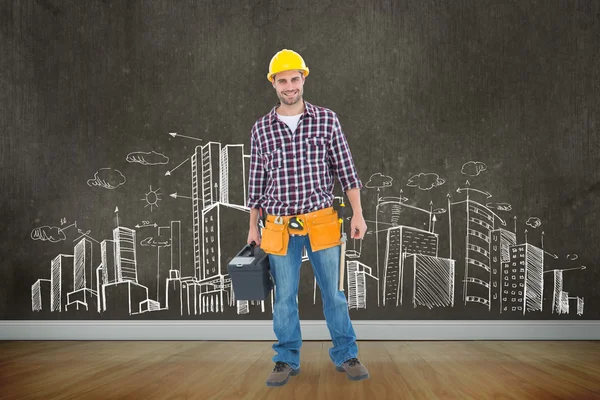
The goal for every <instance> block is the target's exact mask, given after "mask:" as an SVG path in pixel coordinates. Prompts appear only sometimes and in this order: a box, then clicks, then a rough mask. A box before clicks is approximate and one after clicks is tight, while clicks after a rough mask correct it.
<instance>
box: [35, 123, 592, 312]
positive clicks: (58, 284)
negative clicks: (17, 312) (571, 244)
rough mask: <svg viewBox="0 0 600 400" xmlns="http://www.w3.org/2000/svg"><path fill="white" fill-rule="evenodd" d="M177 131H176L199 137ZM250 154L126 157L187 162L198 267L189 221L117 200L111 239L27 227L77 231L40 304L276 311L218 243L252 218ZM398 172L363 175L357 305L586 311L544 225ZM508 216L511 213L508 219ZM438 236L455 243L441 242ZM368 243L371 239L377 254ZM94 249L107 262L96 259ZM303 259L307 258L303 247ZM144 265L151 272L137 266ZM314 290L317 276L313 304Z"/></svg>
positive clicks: (352, 261)
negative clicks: (237, 282) (369, 194)
mask: <svg viewBox="0 0 600 400" xmlns="http://www.w3.org/2000/svg"><path fill="white" fill-rule="evenodd" d="M169 135H170V136H171V138H173V139H176V140H179V139H180V140H184V139H190V140H197V141H202V139H198V138H194V137H191V136H185V135H180V134H176V133H170V134H169ZM249 157H250V156H249V154H247V153H246V152H245V151H244V145H242V144H227V145H223V144H221V143H220V142H214V141H211V142H208V143H205V144H202V145H198V146H196V147H195V148H194V153H193V154H191V155H189V156H188V157H187V158H185V159H179V160H177V161H176V162H175V163H174V164H173V165H172V166H168V164H169V162H170V160H169V158H168V157H166V156H165V155H164V154H161V153H158V152H155V151H149V152H142V151H134V152H131V153H129V154H128V155H127V157H126V162H128V163H137V164H140V165H144V166H149V167H158V168H165V170H164V171H165V173H164V178H163V179H167V180H172V179H174V178H175V177H176V176H177V175H178V174H180V172H181V171H184V170H185V169H187V171H190V172H191V182H189V186H188V187H189V189H184V188H180V190H178V191H177V192H174V193H171V194H170V197H171V198H172V199H173V200H171V201H182V202H187V203H188V204H189V207H190V209H191V211H192V214H193V218H192V222H191V224H192V229H191V232H193V236H192V237H190V238H189V240H190V241H192V242H193V248H194V251H193V268H191V269H190V270H189V271H185V270H183V269H182V264H183V263H182V249H181V243H182V239H183V238H182V235H183V234H184V233H185V232H187V231H188V229H187V228H186V229H182V226H181V224H182V223H181V221H179V220H172V221H170V222H169V223H168V224H164V226H163V224H161V223H157V222H150V221H147V220H145V221H142V222H141V223H138V224H136V225H135V226H133V227H127V226H123V225H121V224H120V222H119V218H118V207H116V208H115V216H116V221H117V222H116V226H115V227H114V228H112V229H113V231H112V236H111V237H110V238H93V237H92V236H91V235H90V234H91V232H90V231H87V230H83V229H80V228H79V227H77V224H76V222H75V223H72V224H70V225H67V226H65V227H64V228H62V227H61V228H59V227H57V226H52V225H51V224H45V225H41V226H37V227H35V228H33V229H32V231H31V232H30V237H31V239H32V240H34V241H38V242H51V243H55V244H56V245H57V246H58V245H61V243H64V242H66V240H67V239H68V238H69V237H71V238H73V237H74V238H75V240H74V241H73V243H74V245H73V248H72V250H70V251H67V252H66V253H65V252H64V251H63V252H57V254H56V255H55V256H54V258H52V259H51V260H48V263H49V265H48V266H49V273H48V275H49V277H45V278H40V279H38V280H37V281H36V282H35V283H34V284H33V285H32V289H31V296H32V310H34V311H42V310H50V311H53V312H65V311H71V310H79V311H86V312H98V313H107V312H110V313H117V312H124V313H127V314H129V315H135V314H144V313H149V312H158V311H165V310H169V311H170V312H176V313H178V314H179V315H181V316H183V315H202V314H209V313H223V312H224V311H225V310H226V309H229V308H233V309H234V310H235V312H236V313H237V314H240V315H241V314H248V313H254V312H259V313H264V312H266V311H267V309H270V311H271V312H272V311H273V301H274V299H273V298H274V295H275V289H273V291H272V292H271V296H269V298H268V299H267V300H264V301H239V300H236V299H235V295H234V292H233V288H232V286H231V277H230V276H229V275H228V273H227V268H226V267H227V266H226V265H225V262H226V261H225V260H226V259H227V257H228V256H230V255H231V254H229V253H231V251H230V250H228V251H227V252H224V251H222V245H223V244H224V243H225V242H226V240H227V239H229V238H228V237H227V233H226V232H224V231H223V229H222V226H221V225H222V223H223V222H222V221H223V220H224V218H229V217H233V218H239V219H241V220H247V218H248V213H249V211H250V210H249V208H248V207H247V204H246V198H247V188H246V181H247V175H246V174H247V168H248V163H249ZM184 167H185V168H184ZM489 172H490V171H489V169H488V167H487V166H486V164H485V163H483V162H480V161H468V162H466V163H464V164H463V165H462V167H461V168H460V173H461V174H462V175H466V176H468V177H469V179H471V180H473V181H474V182H475V180H477V179H479V178H478V177H480V176H482V174H485V173H489ZM186 176H187V175H186ZM395 181H396V182H398V181H399V182H402V181H404V180H403V179H395V178H394V177H392V176H391V175H390V174H384V173H383V172H376V173H374V174H372V175H371V176H370V177H369V179H368V180H367V182H366V184H365V188H366V190H376V198H377V201H376V204H375V205H374V207H373V209H372V210H369V209H365V210H364V213H365V216H366V218H365V220H366V222H367V225H368V229H367V234H366V236H365V238H364V239H362V240H355V241H352V240H351V241H349V242H348V247H347V249H346V268H345V274H346V275H345V281H346V290H345V293H346V294H347V296H348V306H349V308H350V309H356V310H358V309H369V308H372V307H386V308H389V309H390V312H394V311H393V309H395V308H397V307H411V308H416V307H422V308H424V309H429V310H432V309H435V308H444V307H452V308H457V307H482V308H483V309H485V310H487V311H489V312H496V313H500V314H507V315H509V316H510V315H515V316H517V315H526V314H527V313H534V312H540V311H542V310H544V308H545V307H550V310H551V312H552V313H553V314H554V315H557V316H558V315H566V314H569V313H576V314H577V315H579V316H581V315H583V312H584V299H583V297H581V296H578V295H577V294H576V293H575V294H572V293H571V292H570V291H569V288H568V287H567V286H568V285H567V281H565V279H564V276H565V274H567V275H570V274H577V273H581V272H582V271H585V269H586V267H585V266H574V267H573V268H568V267H565V268H560V269H546V270H545V269H544V267H545V265H546V262H547V261H548V260H556V259H558V256H557V255H556V254H552V253H551V252H549V251H548V250H547V249H545V248H544V236H545V233H544V232H543V231H542V232H541V234H539V235H537V236H536V238H535V240H536V241H537V240H538V239H539V240H540V241H541V244H540V245H539V246H538V245H537V244H535V243H533V242H531V240H532V237H531V232H528V229H524V231H523V230H522V229H519V228H518V221H517V217H516V216H514V217H511V216H509V215H508V213H509V212H511V211H513V208H514V207H513V205H512V204H510V203H509V202H506V201H496V200H494V199H493V195H492V194H491V193H490V192H488V191H487V190H485V189H483V188H480V187H477V185H476V184H473V185H472V184H471V182H470V181H469V180H467V181H466V182H465V183H464V184H462V185H458V186H455V187H456V189H451V188H449V186H450V183H449V182H447V181H446V179H444V178H441V177H440V175H438V174H437V173H433V172H420V173H415V174H410V175H409V177H408V179H407V180H405V181H404V182H405V186H406V187H409V188H413V189H418V190H416V197H415V199H412V200H409V198H408V197H406V195H405V194H404V191H403V189H401V188H400V189H399V190H394V187H393V182H395ZM125 182H126V179H125V176H124V175H123V174H122V173H121V172H120V171H119V170H118V169H112V168H101V169H99V170H98V171H97V172H96V173H95V174H94V176H93V178H91V179H89V180H88V182H87V183H88V185H89V186H90V187H100V188H104V189H116V188H118V187H119V186H121V185H123V184H125ZM239 182H243V184H242V185H241V186H240V185H239ZM457 183H458V182H456V183H455V184H457ZM446 188H448V189H446ZM442 190H443V191H444V192H443V193H442V192H440V191H442ZM182 193H183V194H182ZM419 193H422V194H423V195H425V194H428V193H430V194H431V195H432V197H431V199H433V198H435V196H433V194H436V193H437V194H438V195H440V196H439V197H442V198H444V201H443V202H442V204H434V201H433V200H431V199H429V198H428V200H427V201H428V203H425V204H426V205H425V204H423V206H420V205H419V204H418V203H419V201H420V200H421V201H422V199H419V197H418V196H419ZM141 200H142V201H144V202H146V205H145V207H150V211H153V209H154V208H155V207H158V203H159V201H162V200H161V198H160V189H153V188H152V186H150V188H149V190H148V191H147V192H146V194H145V197H144V198H143V199H141ZM336 201H338V202H339V201H343V197H342V196H336ZM510 218H512V220H513V223H512V224H511V226H510V227H509V226H508V224H507V220H508V219H510ZM408 221H411V222H408ZM64 224H66V220H65V219H61V226H62V225H64ZM524 225H526V227H527V228H529V229H532V230H533V231H535V230H536V229H538V228H540V227H541V225H542V222H541V220H540V219H539V218H537V217H530V218H528V219H527V221H526V222H525V224H524ZM518 229H519V232H520V234H522V233H523V232H525V240H524V242H519V241H518V239H517V231H518ZM533 231H532V232H533ZM528 233H529V236H528ZM442 238H443V239H445V242H447V243H448V247H447V248H444V249H442V248H441V247H440V243H441V242H440V239H442ZM69 240H71V239H69ZM365 249H374V250H375V255H374V256H373V255H372V254H369V252H366V251H365ZM140 251H144V252H148V251H150V252H155V256H154V261H151V262H150V264H151V265H146V263H144V264H143V265H142V264H140V263H139V262H138V257H139V255H140V254H141V253H140ZM97 255H99V258H100V260H99V263H98V262H95V261H94V260H95V258H94V257H95V256H97ZM578 257H579V256H578V255H577V254H574V253H570V254H568V255H566V256H565V257H564V258H565V259H566V260H567V261H568V262H574V261H575V260H577V259H578ZM302 260H303V262H306V261H308V257H307V254H306V250H305V251H304V252H303V257H302ZM94 263H96V264H94ZM139 268H145V269H146V268H149V270H144V271H148V272H150V271H151V270H154V272H151V273H144V274H139V272H140V270H139ZM142 276H145V277H146V278H142ZM148 277H150V278H148ZM144 279H145V281H144V282H142V281H143V280H144ZM544 279H551V280H552V282H553V293H552V296H547V297H548V298H549V299H550V300H548V301H547V304H546V303H545V302H544V300H543V299H544V293H543V292H544ZM317 291H318V288H317V284H316V279H315V280H314V282H313V293H312V295H313V302H312V303H313V305H315V304H316V296H317Z"/></svg>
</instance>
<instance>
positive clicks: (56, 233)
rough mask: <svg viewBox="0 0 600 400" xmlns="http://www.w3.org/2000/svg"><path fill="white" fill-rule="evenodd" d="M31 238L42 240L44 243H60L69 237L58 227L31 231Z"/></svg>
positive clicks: (41, 227) (45, 227) (46, 226)
mask: <svg viewBox="0 0 600 400" xmlns="http://www.w3.org/2000/svg"><path fill="white" fill-rule="evenodd" d="M31 238H32V239H33V240H40V241H42V242H52V243H58V242H61V241H63V240H66V239H67V236H66V235H65V233H64V232H63V230H62V229H61V228H58V227H56V226H48V225H44V226H40V227H39V228H35V229H33V230H32V231H31Z"/></svg>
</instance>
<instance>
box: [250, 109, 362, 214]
mask: <svg viewBox="0 0 600 400" xmlns="http://www.w3.org/2000/svg"><path fill="white" fill-rule="evenodd" d="M304 104H305V107H304V113H303V114H302V115H301V116H300V121H299V122H298V127H297V129H296V132H295V133H294V134H292V132H291V130H290V129H289V127H288V126H287V125H286V124H285V123H284V122H283V121H281V120H280V119H279V117H278V116H277V111H276V109H277V106H275V107H273V109H272V110H271V112H270V113H268V114H267V115H265V116H264V117H262V118H260V119H259V120H258V121H256V123H255V124H254V126H253V127H252V132H251V140H250V148H251V150H250V171H249V182H248V207H250V208H259V207H263V208H264V209H265V211H266V212H267V213H268V214H271V215H284V216H285V215H297V214H304V213H308V212H311V211H316V210H320V209H322V208H326V207H331V206H332V205H333V198H334V196H333V188H334V184H335V178H337V179H338V180H339V182H340V184H341V185H342V190H343V191H344V192H346V191H347V190H348V189H352V188H362V183H361V181H360V179H359V177H358V174H357V172H356V167H355V166H354V161H353V160H352V154H351V152H350V148H349V147H348V143H347V141H346V137H345V136H344V133H343V132H342V127H341V125H340V122H339V120H338V118H337V115H336V114H335V113H334V112H333V111H331V110H329V109H327V108H323V107H318V106H315V105H312V104H310V103H308V102H306V101H305V102H304Z"/></svg>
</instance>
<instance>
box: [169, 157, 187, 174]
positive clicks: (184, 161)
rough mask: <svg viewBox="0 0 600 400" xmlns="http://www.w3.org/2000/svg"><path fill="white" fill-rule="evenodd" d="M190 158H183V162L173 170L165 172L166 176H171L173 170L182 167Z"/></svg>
mask: <svg viewBox="0 0 600 400" xmlns="http://www.w3.org/2000/svg"><path fill="white" fill-rule="evenodd" d="M189 160H190V159H189V158H186V159H185V160H183V161H182V162H181V164H179V165H178V166H176V167H175V168H173V169H172V170H170V171H167V172H165V176H170V175H171V173H172V172H173V171H175V170H176V169H177V168H179V167H181V166H182V165H183V164H185V163H186V162H187V161H189Z"/></svg>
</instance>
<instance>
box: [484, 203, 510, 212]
mask: <svg viewBox="0 0 600 400" xmlns="http://www.w3.org/2000/svg"><path fill="white" fill-rule="evenodd" d="M485 206H486V207H487V208H491V209H496V210H498V211H510V210H512V206H511V205H510V204H507V203H487V204H486V205H485Z"/></svg>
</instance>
